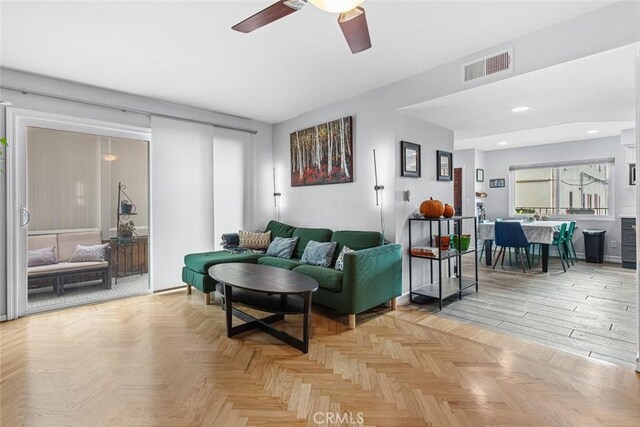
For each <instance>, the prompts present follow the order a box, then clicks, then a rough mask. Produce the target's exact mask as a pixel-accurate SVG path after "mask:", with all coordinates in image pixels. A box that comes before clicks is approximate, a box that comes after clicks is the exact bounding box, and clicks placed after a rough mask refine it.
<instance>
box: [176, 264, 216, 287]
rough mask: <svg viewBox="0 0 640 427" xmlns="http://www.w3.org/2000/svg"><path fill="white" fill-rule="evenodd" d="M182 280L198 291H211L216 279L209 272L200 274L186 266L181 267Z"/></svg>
mask: <svg viewBox="0 0 640 427" xmlns="http://www.w3.org/2000/svg"><path fill="white" fill-rule="evenodd" d="M182 281H183V282H184V283H188V284H190V285H191V286H195V287H196V289H198V290H199V291H200V292H213V291H215V290H216V283H217V282H216V281H215V280H213V278H212V277H211V276H209V274H202V273H198V272H196V271H193V270H191V269H189V268H187V267H182Z"/></svg>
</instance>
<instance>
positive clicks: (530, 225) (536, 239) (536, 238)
mask: <svg viewBox="0 0 640 427" xmlns="http://www.w3.org/2000/svg"><path fill="white" fill-rule="evenodd" d="M564 223H567V226H569V221H534V222H526V221H522V222H521V224H522V231H524V235H525V236H527V240H528V241H529V243H547V244H551V243H553V233H555V232H556V231H558V230H559V229H560V227H561V226H562V224H564ZM494 225H495V222H485V223H482V224H478V234H479V235H480V238H481V239H482V240H495V238H496V237H495V235H496V234H495V227H494Z"/></svg>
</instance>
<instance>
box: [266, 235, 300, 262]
mask: <svg viewBox="0 0 640 427" xmlns="http://www.w3.org/2000/svg"><path fill="white" fill-rule="evenodd" d="M297 243H298V238H297V237H291V238H286V237H276V238H275V239H273V242H271V244H270V245H269V247H268V248H267V255H269V256H275V257H278V258H286V259H290V258H291V255H293V250H294V249H295V248H296V244H297Z"/></svg>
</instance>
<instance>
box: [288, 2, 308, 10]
mask: <svg viewBox="0 0 640 427" xmlns="http://www.w3.org/2000/svg"><path fill="white" fill-rule="evenodd" d="M284 4H285V5H286V6H287V7H290V8H291V9H293V10H300V9H302V8H303V7H304V6H305V5H306V4H307V0H287V1H285V2H284Z"/></svg>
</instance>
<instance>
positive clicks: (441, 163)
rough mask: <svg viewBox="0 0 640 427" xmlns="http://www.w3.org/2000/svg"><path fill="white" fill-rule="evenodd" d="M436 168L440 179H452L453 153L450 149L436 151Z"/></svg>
mask: <svg viewBox="0 0 640 427" xmlns="http://www.w3.org/2000/svg"><path fill="white" fill-rule="evenodd" d="M436 170H437V171H438V172H437V174H438V176H437V177H438V181H451V179H452V177H453V154H452V153H450V152H448V151H442V150H438V151H436Z"/></svg>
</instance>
